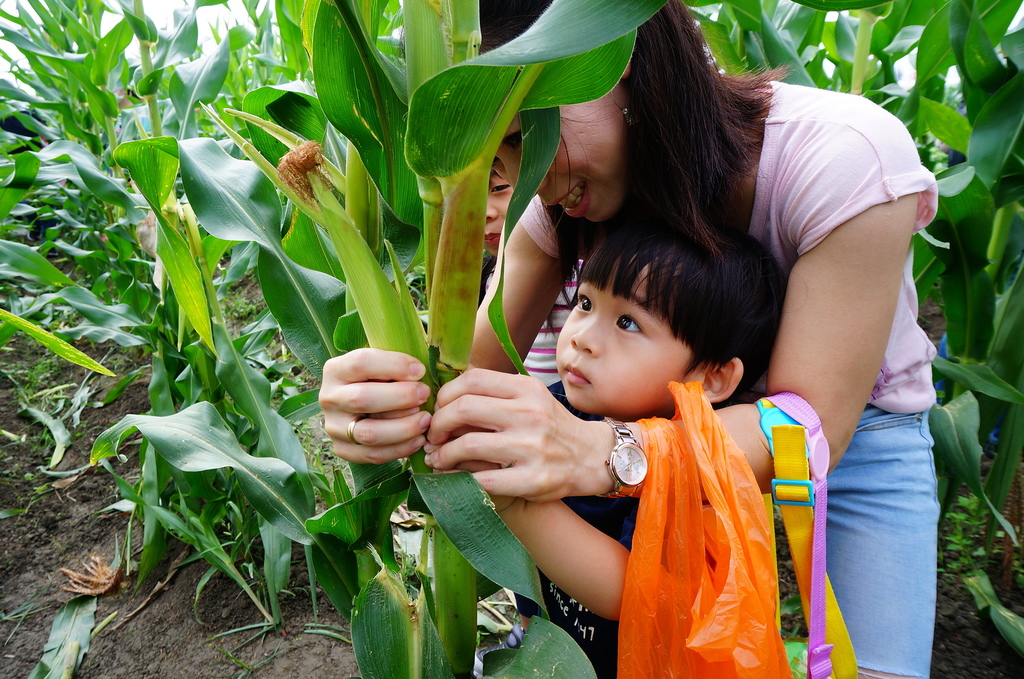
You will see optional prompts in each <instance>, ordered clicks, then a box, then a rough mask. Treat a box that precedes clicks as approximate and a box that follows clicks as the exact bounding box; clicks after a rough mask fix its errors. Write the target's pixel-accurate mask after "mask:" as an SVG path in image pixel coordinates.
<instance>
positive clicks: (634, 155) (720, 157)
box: [480, 0, 778, 273]
mask: <svg viewBox="0 0 1024 679" xmlns="http://www.w3.org/2000/svg"><path fill="white" fill-rule="evenodd" d="M550 4H551V0H481V3H480V29H481V32H482V34H483V46H482V49H484V50H487V49H493V48H494V47H497V46H499V45H501V44H504V43H505V42H508V41H509V40H511V39H513V38H515V37H516V36H518V35H520V34H521V33H522V32H524V31H525V30H526V29H527V28H529V26H530V25H531V24H532V23H533V22H534V21H536V19H537V18H538V17H539V16H540V15H541V14H542V13H543V12H544V10H545V9H546V8H547V7H548V5H550ZM631 64H632V68H631V71H630V75H629V78H628V85H629V92H630V101H629V113H630V116H631V118H632V120H633V121H634V122H633V124H632V125H630V127H629V128H628V132H627V135H628V136H627V139H628V144H629V157H630V163H629V165H630V173H631V177H630V181H631V182H632V185H631V187H630V188H631V191H632V193H633V195H634V196H635V198H636V200H635V201H634V203H635V205H634V209H633V210H632V212H633V213H634V216H635V214H652V213H653V214H655V215H657V216H658V217H661V218H662V219H664V220H665V221H666V222H667V223H669V224H673V225H675V228H677V229H679V230H681V231H682V232H683V233H685V234H686V235H687V236H689V237H690V239H691V240H692V241H693V242H694V243H696V244H697V245H698V246H700V247H702V248H704V249H705V250H707V251H708V252H710V253H713V254H718V253H719V252H720V251H721V247H722V246H721V243H720V240H721V239H720V233H721V230H722V229H723V228H727V227H725V226H724V224H725V223H726V222H727V221H728V217H729V210H730V209H731V208H732V205H731V204H730V199H731V198H732V197H733V196H734V195H735V193H736V190H737V188H738V187H739V185H740V183H741V182H742V181H743V179H744V178H746V177H748V176H749V175H750V174H751V173H752V172H753V171H754V164H755V159H756V156H757V153H758V152H759V150H760V146H761V140H762V138H763V123H764V119H765V118H766V117H767V115H768V109H769V107H770V104H771V90H770V89H769V88H768V87H767V83H768V81H769V80H770V79H771V78H772V76H773V75H775V76H777V75H778V74H777V73H775V74H772V73H768V74H761V75H745V76H730V75H725V74H722V73H719V71H718V67H717V66H716V64H715V62H714V60H713V59H712V57H711V55H710V51H709V50H708V47H707V44H706V42H705V41H704V37H703V35H702V34H701V31H700V27H699V26H698V24H697V22H696V20H694V18H693V16H692V15H691V14H690V12H689V10H688V9H687V8H686V6H685V5H684V4H683V3H682V2H680V1H679V0H670V1H669V2H668V3H667V4H666V5H665V6H664V7H662V8H661V10H659V11H658V12H657V14H655V15H654V16H653V17H651V19H649V20H648V21H647V22H646V23H644V24H643V25H642V26H640V28H639V29H637V38H636V46H635V47H634V49H633V58H632V62H631ZM627 214H628V213H627ZM551 216H552V219H553V220H554V222H555V223H556V224H558V241H559V248H560V253H561V260H562V263H563V268H564V269H565V270H566V272H567V273H568V271H569V269H571V267H572V265H573V264H574V263H575V262H576V261H577V258H578V256H579V253H580V250H581V247H582V250H583V252H584V253H585V252H586V251H587V250H588V249H589V247H590V241H589V236H592V234H593V230H594V229H593V226H590V227H589V228H587V226H586V224H585V223H584V222H585V220H583V219H573V218H570V217H568V216H567V215H565V214H564V211H563V209H562V208H561V206H557V205H556V206H554V207H553V208H551ZM623 216H626V215H620V218H621V217H623ZM609 226H614V225H613V224H609Z"/></svg>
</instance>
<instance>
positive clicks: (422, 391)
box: [416, 382, 430, 403]
mask: <svg viewBox="0 0 1024 679" xmlns="http://www.w3.org/2000/svg"><path fill="white" fill-rule="evenodd" d="M416 398H418V399H419V400H420V403H426V402H427V399H428V398H430V387H428V386H427V385H425V384H423V383H422V382H420V383H419V384H417V385H416Z"/></svg>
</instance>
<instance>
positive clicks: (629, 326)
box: [615, 316, 640, 332]
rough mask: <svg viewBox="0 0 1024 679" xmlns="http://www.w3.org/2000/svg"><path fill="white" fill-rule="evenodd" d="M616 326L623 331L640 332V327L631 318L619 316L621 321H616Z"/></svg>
mask: <svg viewBox="0 0 1024 679" xmlns="http://www.w3.org/2000/svg"><path fill="white" fill-rule="evenodd" d="M615 324H616V325H617V326H619V328H620V329H622V330H628V331H630V332H640V326H639V325H637V324H636V321H634V320H633V319H632V318H631V317H629V316H619V320H617V321H615Z"/></svg>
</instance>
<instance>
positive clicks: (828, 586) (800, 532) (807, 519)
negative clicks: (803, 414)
mask: <svg viewBox="0 0 1024 679" xmlns="http://www.w3.org/2000/svg"><path fill="white" fill-rule="evenodd" d="M772 443H773V446H772V450H773V453H774V456H775V476H776V478H779V479H786V480H791V481H807V480H809V479H810V472H809V470H808V467H807V442H806V438H805V435H804V428H803V427H801V426H799V425H777V426H775V427H772ZM776 495H778V496H779V499H782V500H790V501H807V500H808V499H809V497H808V495H809V493H808V489H807V488H806V487H802V486H785V485H783V486H779V487H778V489H777V490H776ZM779 506H780V508H781V509H782V521H783V523H785V525H786V536H787V538H788V539H789V551H790V554H791V555H792V557H793V569H794V571H796V581H797V585H798V586H799V588H800V602H801V604H802V605H803V609H804V619H805V620H810V615H809V612H810V608H809V606H808V597H809V596H810V593H811V550H812V542H813V538H814V510H813V509H812V508H811V507H800V506H795V505H779ZM825 624H826V629H825V642H826V643H829V644H832V645H833V649H832V678H833V679H856V677H857V658H856V656H855V655H854V653H853V644H852V643H851V642H850V633H849V632H848V631H847V629H846V623H845V622H844V621H843V615H842V613H841V612H840V610H839V604H838V603H836V598H835V594H833V592H832V583H831V582H829V580H828V576H826V577H825Z"/></svg>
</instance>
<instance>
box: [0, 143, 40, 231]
mask: <svg viewBox="0 0 1024 679" xmlns="http://www.w3.org/2000/svg"><path fill="white" fill-rule="evenodd" d="M39 164H40V163H39V159H38V158H36V157H35V156H34V155H33V154H31V153H19V154H18V155H17V156H15V157H14V167H13V169H11V170H9V172H10V174H6V175H4V174H3V172H5V171H8V167H10V166H8V167H4V168H0V178H2V181H0V219H3V218H4V217H6V216H7V215H8V214H10V212H11V208H13V207H14V206H15V205H17V204H18V201H20V200H21V198H22V196H24V195H25V192H26V191H28V190H29V189H30V188H32V184H33V182H34V181H35V179H36V173H38V172H39Z"/></svg>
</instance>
